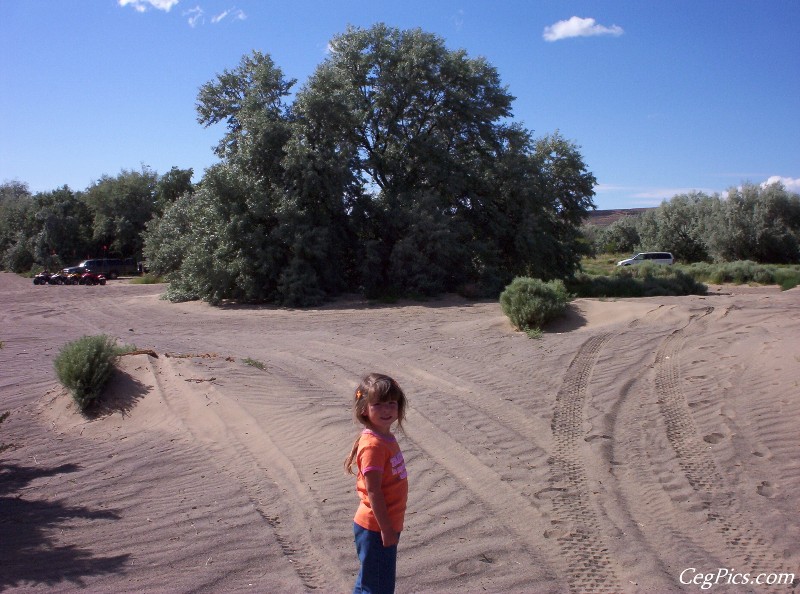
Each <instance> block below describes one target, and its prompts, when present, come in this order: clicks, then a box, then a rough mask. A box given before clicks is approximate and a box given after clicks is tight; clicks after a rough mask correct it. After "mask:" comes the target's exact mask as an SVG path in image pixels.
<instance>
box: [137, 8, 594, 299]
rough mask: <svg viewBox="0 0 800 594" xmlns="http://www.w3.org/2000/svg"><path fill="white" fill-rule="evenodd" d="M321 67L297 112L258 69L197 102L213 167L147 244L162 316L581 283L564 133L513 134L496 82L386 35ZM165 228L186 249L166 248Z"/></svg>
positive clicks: (227, 77) (475, 62)
mask: <svg viewBox="0 0 800 594" xmlns="http://www.w3.org/2000/svg"><path fill="white" fill-rule="evenodd" d="M330 50H331V51H330V54H329V56H328V57H327V59H326V60H324V61H323V62H322V63H321V64H320V65H319V66H318V68H317V69H316V71H315V72H314V74H313V75H312V76H311V77H310V78H309V80H308V81H307V82H306V84H305V85H303V86H302V88H300V90H299V91H298V92H297V93H296V95H295V96H294V100H293V101H292V102H291V103H288V98H289V94H290V91H291V89H292V87H293V85H294V84H295V81H293V80H288V79H287V78H286V77H285V76H284V74H283V72H282V71H281V70H280V68H278V67H277V66H276V65H275V64H274V62H273V61H272V59H271V58H270V57H269V56H267V55H264V54H262V53H259V52H253V53H252V54H251V55H249V56H245V57H243V58H242V60H241V61H240V63H239V66H238V67H237V68H236V69H234V70H232V71H227V70H226V71H224V72H223V73H222V74H220V75H218V76H217V77H216V79H214V80H212V81H210V82H208V83H206V84H205V85H203V86H202V87H201V89H200V93H199V95H198V103H197V111H198V120H199V121H200V122H201V123H202V124H204V125H212V124H217V123H225V124H226V127H227V131H226V134H225V136H224V138H223V139H222V141H221V142H220V144H219V145H218V146H217V148H216V151H217V154H218V155H219V156H220V157H221V158H222V159H223V162H222V163H221V164H220V165H219V166H216V167H214V168H212V169H211V170H209V171H208V172H207V175H206V178H205V179H204V180H203V182H202V184H201V188H200V189H199V190H198V192H197V193H196V194H195V197H194V198H193V199H192V200H177V201H175V202H173V203H172V204H171V205H170V206H169V207H167V209H166V210H165V212H164V214H163V216H161V217H157V218H156V219H155V220H154V221H153V222H152V223H151V224H150V225H149V228H148V232H147V234H146V239H145V253H146V255H147V257H148V259H149V260H150V261H151V262H158V263H159V264H158V266H159V272H162V273H169V274H170V278H171V279H172V281H173V289H171V293H170V294H171V296H172V297H173V298H176V299H185V298H202V299H207V300H209V301H213V302H216V301H219V300H220V299H224V298H238V299H245V300H253V301H264V300H266V301H273V302H276V303H281V304H286V305H308V304H312V303H318V302H320V301H321V300H324V299H326V298H329V297H331V296H333V295H335V294H337V293H339V292H342V291H359V292H363V293H365V294H367V295H368V296H391V295H409V294H410V295H433V294H436V293H439V292H442V291H455V290H461V291H464V292H470V293H473V294H495V295H496V294H499V291H500V290H501V289H502V288H503V286H505V284H507V283H508V282H509V281H510V280H511V279H512V278H513V277H514V276H516V275H519V274H527V275H535V276H539V277H541V278H544V279H550V278H557V277H562V276H565V275H568V274H569V273H571V272H572V271H574V270H575V269H576V267H577V265H578V261H579V258H580V255H581V252H582V250H583V249H584V247H583V246H584V243H583V242H582V241H581V237H580V233H579V226H580V222H581V220H582V219H583V217H584V216H585V215H586V212H587V210H588V209H589V208H592V207H593V204H592V196H593V194H594V192H593V187H594V184H595V178H594V176H593V175H592V174H591V173H590V172H588V171H587V168H586V165H585V164H584V163H583V160H582V157H581V155H580V154H579V152H578V149H577V147H576V146H575V145H573V144H572V143H570V142H568V141H567V140H565V139H564V138H563V137H561V136H560V135H559V134H558V133H556V134H553V135H550V136H546V137H544V138H540V139H534V138H533V137H532V135H531V133H530V132H529V131H528V130H526V129H524V128H523V127H522V126H521V125H520V124H518V123H515V122H513V121H511V119H510V118H511V116H512V110H511V105H512V102H513V99H514V98H513V97H512V96H511V95H510V93H509V92H508V90H507V89H506V88H505V87H504V86H503V85H502V84H501V82H500V77H499V75H498V73H497V71H496V69H495V68H494V67H492V66H491V65H489V64H488V63H487V62H486V60H484V59H483V58H470V57H469V56H468V55H467V53H466V52H465V51H463V50H449V49H448V48H447V47H445V44H444V42H443V40H442V39H441V38H439V37H437V36H435V35H432V34H430V33H426V32H423V31H421V30H419V29H414V30H399V29H395V28H391V27H387V26H386V25H383V24H379V25H375V26H373V27H371V28H369V29H359V28H349V29H348V30H347V31H346V32H345V33H343V34H341V35H337V36H336V37H334V39H333V40H332V41H331V43H330ZM175 225H182V226H184V228H186V229H188V230H189V233H190V234H191V236H192V239H191V240H190V241H185V242H184V241H183V240H182V239H178V238H177V237H175V239H174V240H172V241H170V240H169V239H167V238H168V237H174V234H172V233H170V232H165V230H164V229H163V228H162V227H165V226H166V227H168V228H172V227H174V226H175ZM165 251H166V252H168V253H169V256H168V257H164V253H163V252H165Z"/></svg>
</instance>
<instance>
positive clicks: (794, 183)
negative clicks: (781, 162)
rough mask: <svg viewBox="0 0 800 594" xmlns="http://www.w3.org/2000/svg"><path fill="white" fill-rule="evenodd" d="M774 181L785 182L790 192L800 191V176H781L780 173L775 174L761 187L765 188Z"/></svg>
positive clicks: (784, 185)
mask: <svg viewBox="0 0 800 594" xmlns="http://www.w3.org/2000/svg"><path fill="white" fill-rule="evenodd" d="M774 183H781V184H783V187H784V188H786V189H787V190H788V191H789V192H796V193H800V177H781V176H780V175H773V176H772V177H770V178H768V179H767V181H765V182H764V183H762V184H761V187H762V188H763V187H766V186H769V185H770V184H774Z"/></svg>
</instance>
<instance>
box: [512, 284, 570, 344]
mask: <svg viewBox="0 0 800 594" xmlns="http://www.w3.org/2000/svg"><path fill="white" fill-rule="evenodd" d="M568 300H569V294H568V293H567V289H566V287H565V286H564V283H563V282H562V281H561V280H553V281H550V282H544V281H542V280H540V279H538V278H529V277H524V276H520V277H517V278H515V279H514V280H513V281H511V284H510V285H508V286H507V287H506V288H505V290H504V291H503V292H502V293H501V294H500V306H501V307H502V309H503V313H504V314H506V315H507V316H508V319H509V320H511V323H512V324H514V326H515V327H516V328H517V329H519V330H522V331H524V332H527V331H530V330H535V329H537V328H541V327H542V326H544V325H545V324H547V322H549V321H551V320H553V319H555V318H557V317H559V316H561V315H563V313H564V311H565V310H566V308H567V301H568Z"/></svg>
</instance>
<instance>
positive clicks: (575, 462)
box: [540, 333, 622, 592]
mask: <svg viewBox="0 0 800 594" xmlns="http://www.w3.org/2000/svg"><path fill="white" fill-rule="evenodd" d="M611 336H612V335H611V334H610V333H606V334H600V335H597V336H594V337H592V338H590V339H589V340H587V341H586V342H585V343H584V344H583V345H582V346H581V348H580V349H579V351H578V353H577V355H575V357H574V358H573V360H572V362H571V363H570V365H569V368H568V369H567V373H566V375H565V380H564V383H563V384H562V386H561V388H560V390H559V391H558V394H557V395H556V403H555V409H554V411H553V420H552V424H551V429H552V432H553V439H554V454H553V456H552V457H551V458H550V459H549V460H548V462H549V463H550V473H551V478H550V487H549V488H548V489H545V490H543V491H541V492H540V494H543V493H544V492H549V494H550V498H551V501H552V506H553V524H554V526H557V527H559V526H563V529H562V530H561V531H560V532H559V536H558V537H557V539H556V540H557V542H558V544H559V547H560V548H561V553H562V555H563V556H564V558H565V559H566V560H567V574H566V579H567V582H568V583H569V587H570V590H571V591H573V592H619V591H620V590H621V589H622V586H621V584H620V582H619V579H618V577H617V575H616V573H615V572H614V569H613V565H612V562H611V558H610V556H609V554H608V547H607V545H606V543H605V542H604V541H603V537H602V534H603V533H602V531H601V529H600V528H601V527H600V521H599V519H598V515H597V512H596V510H595V509H594V507H593V506H592V504H591V495H590V492H589V487H588V481H587V476H586V469H585V467H584V462H583V455H582V453H581V445H582V444H583V443H584V428H583V422H584V409H585V407H586V403H587V400H588V398H589V393H588V387H589V380H590V379H591V375H592V370H593V369H594V367H595V364H596V363H597V359H598V356H599V354H600V351H601V350H602V348H603V346H605V344H606V343H607V342H608V341H609V340H610V338H611Z"/></svg>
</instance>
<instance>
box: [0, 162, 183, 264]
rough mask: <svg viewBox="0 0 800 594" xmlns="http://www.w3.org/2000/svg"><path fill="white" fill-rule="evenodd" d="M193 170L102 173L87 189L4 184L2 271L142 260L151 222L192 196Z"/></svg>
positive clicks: (0, 237)
mask: <svg viewBox="0 0 800 594" xmlns="http://www.w3.org/2000/svg"><path fill="white" fill-rule="evenodd" d="M191 180H192V170H191V169H178V168H177V167H173V168H172V170H171V171H169V172H168V173H167V174H165V175H162V176H159V175H158V174H157V173H156V172H154V171H152V170H150V169H148V168H146V167H143V168H142V169H141V171H122V172H121V173H120V174H119V175H117V176H116V177H110V176H107V175H104V176H103V177H101V178H100V179H99V180H98V181H96V182H94V183H92V184H91V185H90V186H89V187H88V188H86V189H85V190H83V191H73V190H71V189H70V188H69V187H67V186H63V187H61V188H59V189H57V190H53V191H51V192H38V193H36V194H31V192H30V191H29V190H28V187H27V186H26V185H25V184H24V183H22V182H19V181H11V182H5V183H3V184H2V185H0V269H2V270H9V271H12V272H26V271H28V270H31V269H32V268H34V267H38V268H45V269H49V270H51V271H52V270H58V269H60V268H63V267H64V266H69V265H73V264H76V263H77V262H78V261H79V260H83V259H86V258H92V257H99V256H103V255H107V256H109V257H114V256H116V257H133V258H140V257H141V255H142V249H143V245H144V232H145V228H146V225H147V223H148V222H149V221H150V220H151V219H153V217H158V216H160V215H161V213H163V211H164V210H165V209H166V207H167V206H168V205H169V204H171V203H172V202H174V201H175V200H176V199H177V197H178V196H181V195H184V194H185V195H190V194H191V191H192V182H191Z"/></svg>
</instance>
